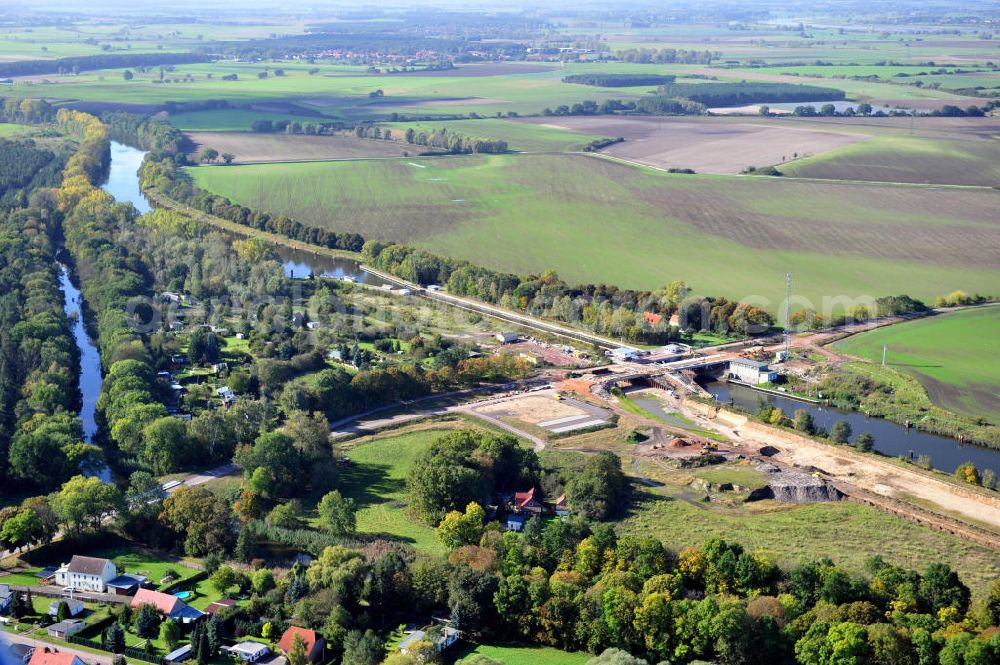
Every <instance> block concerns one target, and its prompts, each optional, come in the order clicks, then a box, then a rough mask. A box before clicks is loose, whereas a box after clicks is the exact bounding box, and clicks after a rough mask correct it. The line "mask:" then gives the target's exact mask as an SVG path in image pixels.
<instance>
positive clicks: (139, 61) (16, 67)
mask: <svg viewBox="0 0 1000 665" xmlns="http://www.w3.org/2000/svg"><path fill="white" fill-rule="evenodd" d="M212 59H213V58H212V57H211V56H209V55H207V54H203V53H102V54H100V55H76V56H69V57H65V58H53V59H51V60H21V61H18V62H4V63H0V76H33V75H36V74H63V73H73V74H77V73H79V72H83V71H90V70H94V69H117V68H120V67H148V66H155V65H168V64H169V65H185V64H191V63H195V62H210V61H211V60H212Z"/></svg>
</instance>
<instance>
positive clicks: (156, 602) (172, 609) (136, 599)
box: [131, 589, 205, 623]
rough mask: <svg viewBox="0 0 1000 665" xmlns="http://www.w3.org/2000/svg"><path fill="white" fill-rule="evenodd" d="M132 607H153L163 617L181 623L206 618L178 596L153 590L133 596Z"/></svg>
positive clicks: (143, 591) (146, 590) (141, 590)
mask: <svg viewBox="0 0 1000 665" xmlns="http://www.w3.org/2000/svg"><path fill="white" fill-rule="evenodd" d="M131 605H132V607H139V606H140V605H152V606H153V607H155V608H156V609H157V610H159V612H160V614H162V615H163V616H165V617H167V618H170V619H173V620H175V621H179V622H181V623H191V622H193V621H197V620H198V619H200V618H202V617H203V616H205V615H204V614H203V613H202V612H201V611H200V610H196V609H195V608H193V607H191V606H190V605H188V604H187V603H185V602H184V601H182V600H181V599H180V598H178V597H177V596H172V595H170V594H169V593H160V592H159V591H153V590H152V589H139V590H138V591H137V592H136V594H135V595H134V596H132V603H131Z"/></svg>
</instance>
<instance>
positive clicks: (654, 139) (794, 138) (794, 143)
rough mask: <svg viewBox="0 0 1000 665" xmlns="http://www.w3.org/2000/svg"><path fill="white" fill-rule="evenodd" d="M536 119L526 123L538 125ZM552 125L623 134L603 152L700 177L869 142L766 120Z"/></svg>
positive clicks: (582, 120) (604, 120) (613, 119)
mask: <svg viewBox="0 0 1000 665" xmlns="http://www.w3.org/2000/svg"><path fill="white" fill-rule="evenodd" d="M536 120H538V119H535V118H526V119H524V122H532V123H534V122H535V121H536ZM537 124H545V125H548V126H559V127H564V128H566V129H569V130H573V131H577V132H584V133H589V134H598V135H603V136H621V137H623V138H624V139H625V141H624V143H617V144H615V145H613V146H610V147H609V148H606V149H604V150H603V151H602V152H604V153H605V154H608V155H612V156H614V157H620V158H622V159H627V160H629V161H633V162H636V163H638V164H644V165H646V166H652V167H655V168H686V169H694V170H695V171H697V172H699V173H720V174H736V173H740V172H741V171H743V170H744V169H745V168H747V167H748V166H757V167H761V166H770V165H772V164H780V163H781V162H783V161H787V160H790V159H792V158H793V156H795V155H798V156H799V157H801V156H803V155H817V154H821V153H824V152H827V151H829V150H833V149H834V148H839V147H841V146H845V145H849V144H851V143H857V142H859V141H864V140H865V139H867V138H869V137H868V136H867V135H865V134H860V133H854V134H852V133H845V132H837V131H824V130H822V129H817V128H798V127H791V126H789V125H788V124H779V123H777V122H774V121H771V122H768V121H766V120H763V119H761V120H759V121H750V120H745V121H741V122H734V121H732V120H730V119H725V118H719V119H715V118H699V119H697V120H692V119H686V118H651V117H619V116H595V117H571V118H560V119H558V120H553V119H551V118H545V119H544V122H543V123H537Z"/></svg>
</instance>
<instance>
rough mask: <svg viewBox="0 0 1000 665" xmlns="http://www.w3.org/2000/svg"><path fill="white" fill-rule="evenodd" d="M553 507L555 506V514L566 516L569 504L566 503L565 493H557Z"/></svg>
mask: <svg viewBox="0 0 1000 665" xmlns="http://www.w3.org/2000/svg"><path fill="white" fill-rule="evenodd" d="M553 507H554V508H555V511H556V515H558V516H559V517H566V516H568V515H569V505H568V504H567V503H566V495H565V494H560V495H559V498H558V499H556V502H555V504H554V506H553Z"/></svg>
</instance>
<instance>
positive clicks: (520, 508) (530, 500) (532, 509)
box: [514, 487, 544, 515]
mask: <svg viewBox="0 0 1000 665" xmlns="http://www.w3.org/2000/svg"><path fill="white" fill-rule="evenodd" d="M538 497H539V492H538V490H537V489H536V488H534V487H532V488H531V489H530V490H528V491H527V492H516V493H515V494H514V512H517V513H522V512H524V513H532V514H533V515H541V514H542V510H543V509H544V506H543V505H542V502H541V501H539V500H538Z"/></svg>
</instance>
